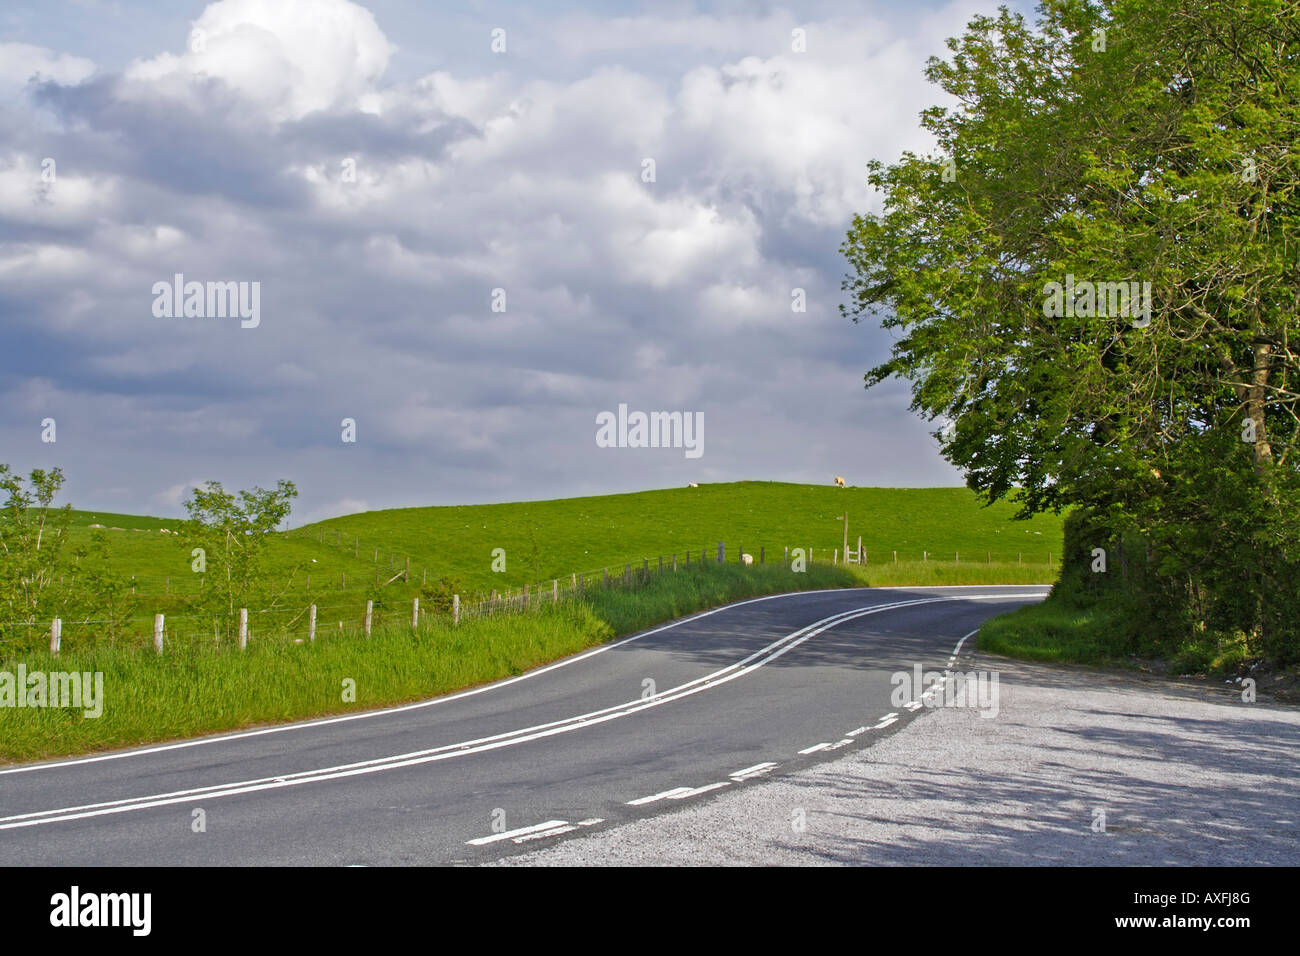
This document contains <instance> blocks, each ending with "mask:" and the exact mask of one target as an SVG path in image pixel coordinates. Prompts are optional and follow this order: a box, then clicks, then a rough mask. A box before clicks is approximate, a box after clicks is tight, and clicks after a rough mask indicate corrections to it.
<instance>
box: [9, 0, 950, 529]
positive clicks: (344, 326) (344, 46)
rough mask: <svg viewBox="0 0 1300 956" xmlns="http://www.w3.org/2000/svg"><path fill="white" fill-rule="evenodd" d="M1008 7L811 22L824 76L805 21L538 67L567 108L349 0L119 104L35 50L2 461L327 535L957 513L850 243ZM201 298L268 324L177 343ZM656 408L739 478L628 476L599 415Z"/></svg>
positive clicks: (944, 469)
mask: <svg viewBox="0 0 1300 956" xmlns="http://www.w3.org/2000/svg"><path fill="white" fill-rule="evenodd" d="M970 7H971V4H969V3H963V4H957V5H952V6H949V7H947V8H945V10H946V11H947V14H948V16H949V19H948V20H944V19H943V18H942V17H940V16H938V15H936V16H934V17H922V18H919V20H918V21H917V22H916V23H915V24H911V25H909V26H907V27H900V26H898V25H897V24H888V23H886V22H885V21H882V20H881V19H879V17H876V16H873V15H870V14H861V13H859V12H858V11H857V10H856V8H852V7H846V8H844V9H842V10H838V11H834V12H833V13H832V14H829V15H824V16H822V17H821V18H820V19H810V21H809V22H808V23H806V24H804V26H805V27H806V29H807V36H808V47H807V52H806V53H799V52H796V51H794V50H792V49H791V48H790V42H789V31H790V28H791V27H792V25H793V21H790V20H788V19H785V17H786V15H785V14H783V13H780V12H773V13H771V14H770V15H764V16H759V17H751V16H747V15H743V14H740V13H718V14H715V15H711V16H707V17H703V18H702V17H700V16H696V15H684V16H674V15H666V16H664V17H661V18H655V19H650V18H633V19H627V18H610V17H607V16H604V15H602V14H601V13H599V12H596V11H593V12H589V13H586V14H582V15H581V16H582V17H585V18H586V19H574V18H558V19H555V20H548V19H544V18H539V19H538V20H537V21H536V22H534V23H533V25H532V29H534V31H535V32H534V33H533V34H532V35H528V36H523V37H521V36H520V35H519V32H520V31H518V30H516V31H515V32H513V33H512V34H511V36H512V41H511V42H512V49H519V48H523V49H532V50H536V49H553V50H558V51H559V53H558V54H557V55H559V56H565V57H569V58H571V62H570V64H569V67H570V70H571V72H573V74H574V75H572V76H565V77H557V76H553V75H548V76H541V75H532V74H530V73H529V72H528V70H527V69H526V62H522V65H521V59H513V60H512V59H510V58H509V57H505V58H501V57H493V56H492V55H491V54H490V53H488V52H487V50H486V44H485V45H484V53H483V56H482V59H481V62H480V66H479V68H478V71H477V72H475V71H472V70H471V71H467V70H464V69H460V70H452V69H444V68H438V69H435V70H433V71H431V72H429V73H427V74H426V75H424V76H421V77H418V78H413V79H395V78H392V77H390V76H389V73H388V68H389V65H390V62H391V61H392V60H393V58H394V57H395V56H396V55H397V54H396V53H395V50H396V48H395V46H394V45H393V44H392V43H391V42H390V40H389V39H388V37H387V36H385V34H384V32H383V30H382V29H381V28H380V26H379V24H378V23H377V22H376V20H375V18H374V16H373V15H372V14H371V13H370V12H369V11H367V10H366V9H364V8H363V7H361V6H358V5H357V4H355V3H350V2H347V0H316V2H308V0H292V2H272V0H221V2H218V3H214V4H212V5H210V6H209V7H207V8H206V9H205V10H204V11H203V12H202V13H201V14H200V15H199V17H198V18H197V19H196V20H195V21H194V22H193V27H194V28H195V29H198V30H201V31H203V32H202V34H201V36H202V43H201V44H200V46H201V48H200V49H190V50H184V51H179V52H177V51H173V52H166V51H163V52H159V51H141V55H140V56H139V57H138V58H137V59H135V60H134V61H132V62H131V63H130V65H129V66H127V67H126V68H125V69H124V70H123V71H121V72H119V73H111V72H95V71H94V68H93V65H91V64H89V62H88V61H77V60H76V59H75V58H71V59H69V58H66V57H63V56H62V55H60V54H56V53H53V52H51V51H50V50H41V51H40V55H39V56H38V57H37V56H36V55H35V54H24V55H25V56H27V57H28V59H29V60H32V62H37V61H39V63H40V64H45V65H46V67H50V65H51V64H53V65H54V66H57V70H56V69H54V68H53V67H50V68H42V69H38V70H36V71H35V72H34V73H32V74H31V75H35V74H36V73H39V75H40V79H39V81H38V82H36V83H34V84H29V85H27V86H26V87H24V89H25V90H26V96H25V99H23V100H21V101H20V103H19V105H17V106H15V107H13V108H11V109H9V110H0V124H3V125H4V127H5V128H8V129H12V130H14V131H15V134H14V135H13V136H12V137H9V138H7V142H11V143H14V144H17V145H12V146H7V147H6V148H5V152H4V153H0V277H3V279H4V283H3V289H2V290H0V404H3V405H4V406H5V407H6V408H7V409H8V412H7V414H6V415H5V416H4V417H3V418H0V442H3V443H4V447H5V448H6V449H7V450H9V451H7V454H9V455H11V456H12V458H13V463H15V464H23V463H26V462H30V463H31V464H32V465H38V464H48V463H50V458H51V456H54V457H55V458H57V459H58V460H59V461H60V462H65V470H66V471H67V472H68V473H69V477H70V484H69V489H70V492H71V493H72V494H73V498H74V500H77V501H78V503H79V504H84V505H86V506H94V504H95V502H94V501H93V500H81V499H78V498H77V497H76V495H77V494H78V493H82V494H85V495H89V496H93V495H94V494H95V493H96V492H95V490H94V489H96V488H120V487H124V486H129V487H133V488H137V489H138V491H136V492H135V494H136V495H137V498H136V506H137V507H139V508H141V509H145V508H156V507H167V508H172V509H173V511H174V510H175V505H176V503H177V502H176V499H175V489H176V488H177V487H183V484H184V482H186V481H188V480H189V478H190V476H192V475H193V474H196V473H197V474H208V475H210V476H211V477H214V478H218V479H220V480H222V481H223V482H224V483H225V484H226V485H227V486H228V487H235V486H240V485H243V484H262V485H267V484H270V483H273V482H274V481H275V479H277V478H280V477H287V478H292V479H294V480H295V481H297V482H298V483H299V486H300V488H301V489H302V492H303V497H302V499H301V500H300V502H299V505H300V509H301V511H302V514H303V515H306V514H325V513H327V512H328V511H329V509H330V508H334V507H336V506H339V505H340V503H343V502H369V503H370V504H371V505H373V506H392V505H401V504H418V503H422V502H429V501H455V500H461V501H464V500H482V499H485V498H488V499H498V500H504V499H520V498H531V497H544V496H557V495H569V494H578V493H592V492H601V491H611V490H617V489H621V488H633V487H649V486H654V485H676V484H681V483H684V482H685V481H686V480H699V479H700V478H701V477H705V478H707V479H708V480H720V479H722V478H728V477H729V478H784V479H791V480H819V481H820V480H823V478H824V477H825V476H824V475H823V473H824V472H825V473H829V474H835V473H848V472H852V473H853V474H854V475H855V480H856V481H857V482H858V483H868V482H869V481H872V480H876V481H879V482H880V483H885V484H895V485H897V484H918V483H929V484H935V483H953V482H954V481H955V474H954V473H953V472H952V470H951V469H950V468H949V467H948V466H947V465H945V464H944V463H943V462H942V461H941V460H940V459H939V458H938V457H937V456H936V455H935V453H934V448H933V441H932V440H931V439H930V438H929V436H928V434H927V432H928V430H929V428H930V426H928V425H927V424H926V423H924V422H919V421H917V420H915V419H914V418H912V417H911V416H909V415H908V414H907V411H906V408H907V398H906V390H905V389H903V388H901V387H897V386H890V387H888V388H885V389H882V390H877V391H874V392H872V393H868V394H864V393H863V391H862V374H863V372H864V371H865V369H866V368H868V367H870V366H871V365H874V364H876V363H877V362H878V361H880V360H881V358H882V357H883V354H884V350H885V349H886V348H887V346H888V338H887V336H886V335H885V334H884V333H883V332H881V330H879V329H871V328H867V327H855V326H853V325H851V324H849V323H846V322H844V321H843V320H842V319H841V318H840V316H839V315H838V312H837V308H836V307H837V305H838V303H839V301H840V292H839V282H840V278H841V276H842V274H843V272H844V269H845V266H844V263H843V262H842V260H841V259H840V257H839V254H838V246H839V243H840V242H841V240H842V237H843V234H844V231H845V229H846V228H847V227H848V224H849V221H850V218H851V216H852V215H853V213H855V212H857V211H860V210H862V209H865V208H868V207H870V205H871V203H872V202H873V201H874V198H873V196H872V195H871V193H870V192H869V191H868V190H867V188H866V183H865V164H866V162H867V160H868V159H870V158H872V157H881V158H886V159H888V158H890V157H892V156H894V155H896V154H897V153H898V152H899V151H901V150H902V149H905V148H925V146H926V141H925V139H924V137H922V136H921V135H920V134H919V133H918V132H917V123H916V114H917V113H918V112H919V110H920V109H922V108H923V107H924V106H926V105H929V104H930V103H931V102H933V100H934V99H935V94H934V91H933V90H931V89H930V88H929V87H928V86H927V85H926V84H925V82H924V80H923V78H922V74H921V70H922V67H923V63H924V59H925V56H926V55H928V54H930V53H936V52H940V41H941V39H942V37H943V36H944V35H945V31H948V32H951V30H949V28H950V27H951V28H955V27H954V24H955V23H957V22H959V20H955V19H952V18H953V17H954V16H955V15H956V14H961V13H962V12H963V11H965V10H967V9H968V8H970ZM574 24H586V25H587V26H584V27H583V29H581V30H577V31H574V30H571V29H570V28H571V27H572V26H573V25H574ZM597 25H599V26H601V29H599V30H597V29H595V26H597ZM566 31H568V32H566ZM440 36H441V34H440V33H439V32H438V31H433V32H431V33H430V35H429V37H427V38H426V37H425V36H423V35H420V36H413V37H411V39H410V40H409V41H408V40H407V39H406V36H405V35H403V37H402V38H403V42H404V43H405V44H407V45H411V44H416V43H419V44H427V45H428V46H429V47H430V48H433V49H438V48H439V47H438V45H439V43H440V42H442V41H441V40H440ZM33 49H39V48H33ZM33 57H36V59H32V58H33ZM610 58H613V59H614V60H617V62H611V60H610ZM59 64H63V65H62V66H59ZM22 69H26V67H23V68H22ZM59 71H62V72H59ZM19 72H22V70H19ZM5 75H7V74H5ZM14 75H16V74H14ZM26 82H27V80H26V79H24V80H23V83H26ZM43 157H52V158H54V159H55V160H56V161H57V168H58V176H57V179H56V180H55V181H53V182H51V183H47V182H43V181H42V179H41V168H42V167H41V160H42V158H43ZM647 158H649V159H653V160H654V161H655V170H656V176H655V178H654V181H653V182H646V181H644V179H643V177H642V171H643V168H644V166H643V163H644V160H646V159H647ZM176 273H183V274H184V276H185V277H186V279H189V280H194V281H199V282H206V281H227V280H230V281H247V282H254V281H256V282H259V283H260V290H261V303H262V321H261V324H260V325H259V326H258V328H256V329H241V328H240V327H239V323H238V321H232V320H223V319H199V318H177V319H160V318H157V317H155V316H153V315H152V311H151V303H152V298H153V296H152V293H151V289H152V286H153V284H154V283H155V282H157V281H168V282H170V281H171V280H172V277H173V275H175V274H176ZM795 288H800V289H803V290H804V294H805V296H806V299H807V304H808V305H807V311H806V312H803V313H796V312H793V311H792V310H791V301H792V300H791V291H792V290H793V289H795ZM497 289H500V290H503V291H504V294H505V302H506V308H505V311H504V312H501V311H494V310H493V301H494V290H497ZM38 381H39V382H42V383H44V384H42V385H39V386H34V385H33V384H32V383H33V382H38ZM33 396H37V397H38V398H39V401H37V400H36V399H34V398H33ZM620 402H627V403H628V404H629V405H630V406H632V407H636V408H645V409H665V410H672V409H676V410H682V411H686V410H691V411H703V412H704V413H705V416H706V418H708V420H709V424H708V430H707V434H708V445H707V448H706V453H705V457H704V458H703V459H701V460H700V461H698V462H693V461H686V462H684V461H683V459H682V457H681V456H680V455H677V456H670V455H658V456H656V455H653V454H638V450H635V449H630V450H622V451H619V452H617V453H614V454H606V453H603V452H608V450H607V449H597V448H596V446H595V443H594V434H595V427H594V421H595V415H596V413H597V412H598V411H600V410H603V409H610V408H616V407H617V405H618V404H619V403H620ZM33 403H35V404H33ZM37 405H40V408H37V407H36V406H37ZM50 409H53V410H54V411H56V412H57V414H58V415H59V416H60V418H59V429H60V439H59V443H58V445H57V446H42V445H41V444H39V441H38V439H34V436H37V435H38V434H39V430H38V429H34V428H33V418H32V416H34V415H37V414H38V413H41V412H43V411H44V412H48V411H49V410H50ZM344 417H351V418H354V419H356V421H357V423H358V441H357V443H356V444H355V445H349V444H346V443H343V442H342V441H341V440H340V425H339V422H340V421H341V419H343V418H344ZM65 422H66V427H65ZM65 436H66V439H65ZM885 452H888V453H885ZM92 475H93V477H92ZM113 504H114V507H118V508H121V507H123V502H122V501H121V500H119V498H117V497H115V498H114V499H113Z"/></svg>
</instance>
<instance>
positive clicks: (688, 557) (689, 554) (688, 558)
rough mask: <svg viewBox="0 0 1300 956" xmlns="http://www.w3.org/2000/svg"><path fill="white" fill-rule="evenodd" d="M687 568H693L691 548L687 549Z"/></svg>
mask: <svg viewBox="0 0 1300 956" xmlns="http://www.w3.org/2000/svg"><path fill="white" fill-rule="evenodd" d="M686 566H687V567H688V568H689V567H690V566H691V549H690V548H687V549H686Z"/></svg>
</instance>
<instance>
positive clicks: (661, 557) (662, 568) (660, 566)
mask: <svg viewBox="0 0 1300 956" xmlns="http://www.w3.org/2000/svg"><path fill="white" fill-rule="evenodd" d="M659 573H660V574H663V573H664V556H663V555H662V554H661V555H659Z"/></svg>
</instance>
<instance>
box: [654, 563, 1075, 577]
mask: <svg viewBox="0 0 1300 956" xmlns="http://www.w3.org/2000/svg"><path fill="white" fill-rule="evenodd" d="M1048 563H1049V564H1050V563H1051V562H1048ZM649 577H650V559H649V558H642V559H641V580H642V581H644V580H646V579H647V578H649Z"/></svg>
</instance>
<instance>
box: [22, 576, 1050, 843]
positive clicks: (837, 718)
mask: <svg viewBox="0 0 1300 956" xmlns="http://www.w3.org/2000/svg"><path fill="white" fill-rule="evenodd" d="M1046 590H1047V589H1046V588H1043V587H1020V586H998V587H968V588H891V589H876V588H872V589H853V590H837V591H824V592H805V593H800V594H794V595H779V596H773V597H768V598H758V599H754V600H750V601H744V602H740V603H737V604H732V605H728V606H727V607H725V608H719V609H715V610H713V611H709V612H705V613H704V614H701V615H696V616H693V617H690V618H686V619H684V620H682V621H678V622H674V623H673V624H669V625H665V626H661V627H659V628H654V629H651V630H649V631H646V632H643V633H641V634H637V635H633V636H631V637H629V638H625V639H623V640H620V641H617V642H614V643H612V644H609V645H605V646H603V647H600V648H597V649H594V650H592V651H588V652H586V653H584V654H580V655H576V656H574V657H571V658H567V659H565V660H564V661H561V662H557V663H556V664H553V665H550V666H548V667H545V668H539V669H538V670H536V671H531V672H529V673H528V674H525V675H521V676H520V677H516V678H512V679H510V680H505V681H500V682H497V683H495V684H491V685H487V686H486V687H482V688H476V689H475V690H472V691H469V692H465V693H462V694H458V695H452V696H449V697H444V698H440V699H437V700H434V701H429V702H424V703H421V704H415V705H408V706H405V707H401V708H393V709H390V710H385V711H372V712H368V713H358V714H355V715H347V716H345V717H342V718H330V719H326V720H320V721H312V722H306V723H299V724H291V725H284V726H280V727H274V728H262V729H259V730H255V731H250V732H244V733H240V734H232V735H228V736H223V737H210V738H203V739H201V740H197V741H185V742H180V743H176V744H168V745H160V746H155V747H145V748H138V749H135V750H129V751H121V752H117V753H114V754H109V755H101V756H97V757H92V758H85V759H81V760H71V761H62V762H51V763H45V764H32V765H26V766H22V767H16V768H9V769H5V770H0V865H4V866H16V865H68V864H72V865H176V864H179V865H258V866H264V865H370V866H375V865H410V864H416V865H427V864H444V863H467V864H473V863H482V862H490V861H493V860H496V859H499V858H501V857H503V856H507V855H511V854H517V853H522V852H526V851H529V850H533V849H537V848H540V847H545V846H553V845H555V844H556V843H560V842H562V841H566V840H571V839H577V838H582V837H586V836H589V835H591V834H595V833H599V832H601V831H602V830H605V829H608V828H613V827H616V826H619V825H621V824H626V823H628V822H631V821H636V820H639V819H643V818H646V817H651V816H655V815H658V814H663V813H665V812H671V811H674V810H681V809H682V808H683V807H689V806H692V805H695V804H696V803H702V802H707V801H710V800H714V799H716V798H718V797H719V796H720V795H722V794H728V793H735V792H739V791H742V790H743V789H744V788H747V787H753V786H760V785H761V784H762V783H763V781H764V780H765V779H769V778H771V777H773V776H777V775H784V774H789V773H791V772H797V771H799V770H800V769H806V768H808V767H811V766H813V765H816V764H818V763H822V762H826V761H828V760H832V759H836V758H841V757H843V756H844V755H845V754H847V753H851V752H853V751H855V750H860V749H863V748H869V747H871V746H872V745H873V744H875V743H877V742H878V741H881V740H882V739H885V738H887V737H889V736H890V735H892V734H894V733H896V732H897V731H898V730H899V729H900V728H902V727H905V726H907V725H908V724H909V723H910V722H911V721H913V720H915V719H917V717H918V716H924V712H923V711H920V713H918V711H919V709H920V704H919V703H915V701H913V703H915V706H914V707H913V708H911V709H909V708H906V707H903V708H900V707H898V706H895V703H894V702H893V701H891V695H892V693H893V691H894V688H895V684H894V683H893V682H891V675H893V674H896V673H898V672H908V673H912V672H913V671H914V668H915V667H917V666H920V667H921V668H923V669H924V670H925V671H927V672H929V671H936V670H939V671H941V670H943V669H944V668H945V667H948V666H950V665H951V664H952V661H953V654H954V650H955V648H956V647H957V646H958V644H959V642H960V641H961V640H962V638H963V637H965V636H966V635H968V634H970V633H971V632H973V631H974V630H975V629H977V628H978V626H979V624H980V623H981V622H982V621H983V620H985V619H987V618H988V617H991V616H993V615H995V614H999V613H1003V612H1005V611H1007V610H1010V609H1011V608H1013V607H1016V606H1019V605H1021V604H1024V603H1027V602H1029V601H1034V600H1038V599H1040V598H1041V597H1042V596H1044V595H1045V594H1046ZM917 693H918V694H919V690H918V692H917ZM107 704H108V706H111V700H110V701H108V702H107ZM801 751H802V752H801Z"/></svg>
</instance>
